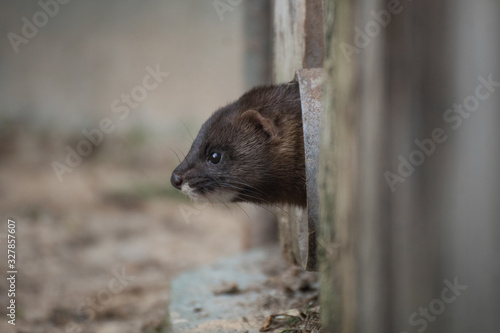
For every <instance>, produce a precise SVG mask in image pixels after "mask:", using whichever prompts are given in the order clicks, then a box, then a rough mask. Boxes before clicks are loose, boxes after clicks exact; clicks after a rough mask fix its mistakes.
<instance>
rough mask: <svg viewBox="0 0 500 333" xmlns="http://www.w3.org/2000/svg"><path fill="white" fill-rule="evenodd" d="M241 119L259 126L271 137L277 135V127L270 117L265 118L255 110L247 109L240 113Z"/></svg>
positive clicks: (273, 137) (274, 137)
mask: <svg viewBox="0 0 500 333" xmlns="http://www.w3.org/2000/svg"><path fill="white" fill-rule="evenodd" d="M240 117H241V119H245V120H246V121H249V122H251V123H252V124H253V125H255V126H256V127H257V128H259V129H260V128H261V129H262V130H263V131H264V132H266V134H267V135H269V137H270V138H271V139H276V138H277V137H278V128H277V127H276V125H275V124H274V122H273V121H272V120H271V119H268V118H265V117H264V116H262V115H261V114H260V113H259V112H258V111H256V110H247V111H245V112H243V113H242V114H241V116H240Z"/></svg>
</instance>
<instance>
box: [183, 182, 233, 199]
mask: <svg viewBox="0 0 500 333" xmlns="http://www.w3.org/2000/svg"><path fill="white" fill-rule="evenodd" d="M181 192H182V193H183V194H185V195H187V196H189V197H190V198H191V199H192V200H193V201H198V202H200V201H209V202H211V203H223V202H224V203H226V202H231V201H232V200H233V199H234V198H235V197H236V192H235V191H216V192H213V193H207V194H200V193H196V192H195V191H194V189H193V188H192V187H190V186H189V184H187V183H184V184H182V186H181Z"/></svg>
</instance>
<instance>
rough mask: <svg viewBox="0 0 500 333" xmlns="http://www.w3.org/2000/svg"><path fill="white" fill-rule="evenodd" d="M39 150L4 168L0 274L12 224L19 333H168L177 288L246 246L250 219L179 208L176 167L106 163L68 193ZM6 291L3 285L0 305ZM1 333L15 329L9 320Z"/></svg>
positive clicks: (221, 210)
mask: <svg viewBox="0 0 500 333" xmlns="http://www.w3.org/2000/svg"><path fill="white" fill-rule="evenodd" d="M28 141H29V140H28ZM39 142H40V140H39V138H32V139H31V141H29V142H28V143H26V145H28V146H30V145H31V147H32V149H31V153H29V152H30V150H29V149H27V148H26V147H25V148H24V149H23V150H22V151H23V152H25V153H24V154H23V155H18V154H16V153H15V152H16V151H21V150H13V151H11V152H9V153H5V152H4V154H3V155H2V159H1V162H0V212H1V216H0V218H1V223H0V225H1V226H2V227H1V228H2V229H1V230H0V244H1V245H0V247H1V253H2V256H1V257H2V258H4V259H3V260H1V261H0V270H1V271H2V272H6V271H7V268H6V233H7V219H8V218H11V219H13V220H15V221H16V241H17V242H16V265H17V270H18V274H17V285H16V296H15V299H16V309H17V310H16V314H17V318H16V326H15V329H16V331H17V332H24V333H28V332H30V333H31V332H99V333H108V332H109V333H111V332H122V333H123V332H125V333H126V332H163V331H164V329H165V315H166V313H167V304H168V297H169V281H170V280H171V279H172V278H173V277H175V276H176V275H178V274H179V273H180V272H183V271H186V270H190V269H193V268H195V267H198V266H199V265H202V264H206V263H210V262H212V261H214V260H215V259H216V258H219V257H221V256H228V255H231V254H234V253H238V252H240V251H242V250H243V248H244V247H245V246H246V245H244V243H245V242H244V239H245V237H243V234H244V232H245V230H247V229H248V216H247V215H246V214H243V213H241V211H240V212H239V210H238V209H236V210H235V209H231V210H228V208H227V207H224V206H222V207H209V206H203V207H195V206H193V205H191V204H190V203H189V202H188V201H185V200H183V199H182V198H180V197H179V195H178V194H177V193H176V192H175V191H173V189H172V188H171V187H170V185H169V182H168V179H169V175H170V172H171V169H172V168H173V166H174V164H175V162H176V161H175V160H171V159H170V157H168V158H165V159H164V160H163V161H161V160H157V159H156V160H155V157H154V156H157V155H156V154H152V153H151V154H150V155H147V156H146V155H141V156H137V155H136V156H135V157H130V161H129V163H122V162H123V161H120V159H119V158H113V157H112V154H111V153H109V154H102V153H98V154H97V157H96V158H94V159H90V160H89V161H86V162H84V163H83V164H82V165H80V166H79V167H78V168H76V169H75V170H74V172H73V173H71V174H66V175H65V179H64V181H63V182H62V183H60V182H59V181H58V180H57V178H56V177H55V175H54V173H53V172H52V170H51V168H50V161H51V157H50V156H51V155H50V153H49V152H47V151H44V152H42V151H41V150H40V149H42V148H43V147H42V146H41V145H40V143H39ZM18 144H19V143H18ZM109 147H110V148H109V149H116V146H113V145H111V146H109ZM102 156H111V157H110V158H108V157H104V158H103V157H102ZM134 161H135V162H134ZM247 245H248V244H247ZM4 274H5V273H2V276H3V275H4ZM7 289H8V285H7V281H6V279H1V282H0V304H7V303H6V302H7V301H8V300H7ZM4 316H5V315H4ZM0 331H1V332H12V331H13V327H12V326H11V325H8V324H7V323H6V322H5V320H4V319H2V321H1V324H0Z"/></svg>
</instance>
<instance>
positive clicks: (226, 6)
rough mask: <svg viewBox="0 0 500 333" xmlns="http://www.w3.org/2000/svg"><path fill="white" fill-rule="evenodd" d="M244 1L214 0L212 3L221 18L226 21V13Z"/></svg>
mask: <svg viewBox="0 0 500 333" xmlns="http://www.w3.org/2000/svg"><path fill="white" fill-rule="evenodd" d="M242 2H243V0H214V2H212V5H213V6H214V9H215V11H216V12H217V15H218V16H219V20H220V21H221V22H222V21H224V13H226V12H232V11H233V10H234V9H235V8H236V7H237V6H239V5H241V3H242Z"/></svg>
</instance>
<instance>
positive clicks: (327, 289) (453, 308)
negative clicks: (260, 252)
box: [319, 0, 500, 333]
mask: <svg viewBox="0 0 500 333" xmlns="http://www.w3.org/2000/svg"><path fill="white" fill-rule="evenodd" d="M499 13H500V3H499V2H495V1H488V0H478V1H474V2H470V1H467V0H456V1H450V0H448V1H443V0H441V1H430V0H421V1H411V2H410V1H395V0H391V1H373V0H354V1H353V0H337V1H328V2H327V6H326V12H325V22H326V34H325V37H326V60H325V70H326V74H327V75H326V83H325V91H324V98H325V99H324V107H325V112H324V120H323V124H324V127H323V129H322V143H321V150H320V174H319V176H320V184H321V186H320V222H321V235H322V236H321V240H320V242H319V244H320V249H321V250H320V255H321V256H324V257H325V258H326V260H325V262H324V263H323V264H322V267H321V268H320V270H321V279H322V288H323V289H322V292H321V299H322V320H323V322H324V326H325V332H373V333H378V332H380V333H382V332H384V333H386V332H423V331H425V332H470V331H471V330H473V331H477V332H494V331H497V330H498V327H500V316H498V311H499V310H498V309H500V285H499V283H498V282H499V281H500V280H499V277H500V260H499V254H500V177H499V176H498V170H500V148H499V145H500V131H499V129H500V112H499V110H500V83H499V82H500V62H499V59H500V39H499V38H498V32H499V31H500V20H499V19H498V14H499ZM332 147H333V148H332Z"/></svg>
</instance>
